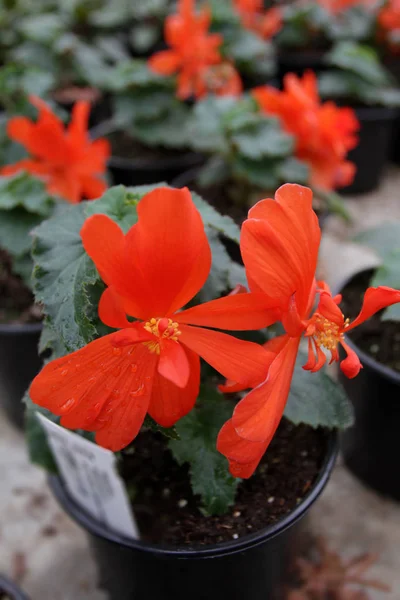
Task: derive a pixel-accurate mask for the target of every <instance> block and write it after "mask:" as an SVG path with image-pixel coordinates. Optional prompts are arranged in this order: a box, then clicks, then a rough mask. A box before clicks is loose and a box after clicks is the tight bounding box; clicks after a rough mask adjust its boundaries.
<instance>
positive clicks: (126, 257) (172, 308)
mask: <svg viewBox="0 0 400 600" xmlns="http://www.w3.org/2000/svg"><path fill="white" fill-rule="evenodd" d="M137 211H138V222H137V224H136V225H134V226H133V227H132V228H131V229H130V230H129V232H128V233H127V234H126V235H124V234H123V232H122V231H121V229H120V228H119V226H118V225H117V224H116V223H115V222H114V221H112V220H111V219H110V218H108V217H107V216H105V215H100V214H99V215H94V216H92V217H90V218H89V219H87V220H86V221H85V224H84V225H83V228H82V231H81V237H82V241H83V245H84V247H85V250H86V252H87V253H88V254H89V256H90V257H91V258H92V260H93V261H94V263H95V265H96V267H97V269H98V271H99V273H100V274H101V277H102V279H103V281H104V282H105V283H106V284H107V286H108V287H107V289H106V290H105V291H104V292H103V295H102V297H101V300H100V303H99V316H100V319H101V320H102V321H103V323H105V324H106V325H108V326H110V327H113V328H117V329H120V331H117V332H115V333H111V334H109V335H106V336H104V337H102V338H99V339H97V340H95V341H93V342H91V343H90V344H88V345H87V346H85V347H84V348H82V349H81V350H78V351H76V352H74V353H72V354H70V355H68V356H64V357H62V358H58V359H56V360H54V361H52V362H50V363H48V364H47V365H46V366H45V367H44V368H43V370H42V371H41V373H39V375H38V376H37V377H36V378H35V379H34V381H33V383H32V385H31V388H30V394H31V398H32V400H33V402H35V403H36V404H39V405H40V406H44V407H45V408H47V409H49V410H50V411H52V412H53V413H54V414H56V415H61V417H62V418H61V424H62V425H64V426H65V427H68V428H71V429H84V430H88V431H95V432H96V441H97V442H98V444H100V445H101V446H104V447H106V448H110V449H111V450H115V451H117V450H120V449H121V448H123V447H125V446H127V445H128V444H129V443H130V442H131V441H132V440H133V439H134V438H135V436H136V435H137V433H138V431H139V429H140V427H141V425H142V423H143V420H144V418H145V415H146V413H147V412H149V414H150V415H151V416H152V417H153V419H155V421H157V423H159V424H160V425H161V426H163V427H170V426H172V425H173V424H174V423H175V422H176V421H177V420H178V419H180V418H181V417H183V416H184V415H185V414H187V413H188V412H189V411H190V410H191V409H192V408H193V406H194V404H195V401H196V398H197V395H198V391H199V383H200V360H199V356H201V357H202V358H204V360H206V361H207V362H208V363H209V364H210V365H212V366H213V367H214V368H215V369H217V370H218V371H220V372H221V373H222V374H223V375H224V376H225V377H228V378H230V379H233V378H235V380H239V381H240V382H241V383H242V384H243V385H244V386H245V387H252V386H254V385H256V384H258V383H259V381H261V380H263V379H264V378H265V376H266V358H267V356H268V355H267V353H266V351H265V350H264V348H263V347H262V346H259V345H258V344H253V343H251V342H244V341H242V340H239V339H236V338H234V337H232V336H229V335H227V334H225V333H221V332H218V331H213V330H211V329H204V328H203V327H204V326H205V327H213V328H222V329H230V330H245V329H259V328H260V327H263V326H266V325H268V324H271V323H272V322H273V319H274V315H273V314H271V313H270V312H269V311H268V310H266V309H265V307H264V304H265V302H264V298H263V294H237V295H232V296H227V297H225V298H221V299H218V300H213V301H211V302H207V303H205V304H203V305H199V306H195V307H192V308H189V309H187V310H183V311H181V312H179V309H180V308H181V307H182V306H184V305H186V304H187V303H188V302H189V301H190V300H191V299H192V298H193V297H194V296H195V295H196V294H197V292H198V291H199V290H200V289H201V288H202V286H203V285H204V283H205V281H206V279H207V277H208V275H209V271H210V267H211V251H210V247H209V244H208V240H207V236H206V234H205V231H204V225H203V222H202V220H201V216H200V214H199V212H198V211H197V209H196V207H195V206H194V204H193V202H192V199H191V195H190V192H189V191H188V190H187V189H183V190H173V189H169V188H160V189H157V190H155V191H153V192H151V193H149V194H147V195H146V196H145V197H144V198H143V199H142V200H141V201H140V203H139V205H138V209H137ZM177 215H179V218H178V217H177ZM127 314H128V315H131V316H133V317H134V318H135V319H138V320H136V321H133V322H132V321H130V320H128V319H127V316H126V315H127Z"/></svg>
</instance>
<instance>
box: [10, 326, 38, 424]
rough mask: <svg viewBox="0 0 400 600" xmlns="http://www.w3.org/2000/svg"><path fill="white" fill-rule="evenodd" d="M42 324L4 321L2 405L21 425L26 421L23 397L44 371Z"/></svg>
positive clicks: (14, 421) (15, 421)
mask: <svg viewBox="0 0 400 600" xmlns="http://www.w3.org/2000/svg"><path fill="white" fill-rule="evenodd" d="M41 331H42V324H41V323H30V324H24V325H9V324H0V405H1V406H2V408H3V409H4V411H5V412H6V414H7V416H8V417H9V419H10V421H11V422H12V423H14V425H16V426H17V427H22V426H23V423H24V405H23V404H22V402H21V401H22V397H23V395H24V394H25V392H26V390H27V389H28V387H29V385H30V383H31V381H32V379H33V378H34V377H35V375H36V374H37V373H38V372H39V371H40V369H41V366H42V360H41V358H40V357H39V354H38V344H39V338H40V333H41Z"/></svg>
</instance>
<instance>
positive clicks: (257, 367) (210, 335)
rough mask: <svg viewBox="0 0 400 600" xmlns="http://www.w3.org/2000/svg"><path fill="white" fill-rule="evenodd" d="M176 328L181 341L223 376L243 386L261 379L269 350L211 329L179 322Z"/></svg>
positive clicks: (248, 385) (255, 383)
mask: <svg viewBox="0 0 400 600" xmlns="http://www.w3.org/2000/svg"><path fill="white" fill-rule="evenodd" d="M180 330H181V332H182V335H181V336H180V338H179V339H180V341H181V342H182V344H184V345H185V346H187V347H188V348H190V349H191V350H193V351H194V352H196V353H197V354H199V355H200V356H201V357H202V358H203V359H204V360H205V361H206V362H208V364H210V365H211V366H212V367H213V368H214V369H216V370H217V371H218V372H219V373H221V374H222V375H223V376H224V377H226V378H227V379H230V380H232V381H237V382H238V383H242V384H243V385H244V386H245V387H246V388H247V387H253V386H255V385H258V384H259V383H260V382H261V381H263V380H264V379H265V377H266V375H267V370H268V360H269V354H268V353H267V352H266V351H265V350H264V348H263V347H262V346H259V345H258V344H254V343H253V342H245V341H243V340H238V339H237V338H234V337H232V336H230V335H227V334H226V333H221V332H219V331H213V330H211V329H202V328H200V327H191V326H190V325H180Z"/></svg>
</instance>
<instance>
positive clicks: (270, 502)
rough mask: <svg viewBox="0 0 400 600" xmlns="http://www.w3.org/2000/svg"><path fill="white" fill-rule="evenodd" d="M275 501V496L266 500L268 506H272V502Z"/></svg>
mask: <svg viewBox="0 0 400 600" xmlns="http://www.w3.org/2000/svg"><path fill="white" fill-rule="evenodd" d="M274 500H275V496H270V497H269V498H268V500H267V502H268V504H272V503H273V501H274Z"/></svg>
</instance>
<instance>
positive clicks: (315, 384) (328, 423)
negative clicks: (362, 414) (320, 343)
mask: <svg viewBox="0 0 400 600" xmlns="http://www.w3.org/2000/svg"><path fill="white" fill-rule="evenodd" d="M306 362H307V355H306V353H305V352H303V351H300V352H299V355H298V358H297V361H296V367H295V371H294V376H293V380H292V385H291V388H290V393H289V398H288V402H287V404H286V408H285V413H284V414H285V416H286V417H287V418H288V419H289V420H290V421H291V422H292V423H294V424H295V425H298V424H300V423H305V424H306V425H310V426H311V427H328V428H329V429H333V428H339V429H345V428H346V427H350V426H351V425H352V423H353V421H354V415H353V409H352V406H351V404H350V402H349V400H348V398H347V395H346V393H345V391H344V389H343V387H342V386H341V385H340V384H339V383H338V382H336V381H333V380H332V379H331V378H330V377H329V375H327V374H326V373H325V372H324V370H321V371H317V372H316V373H309V372H308V371H304V369H303V368H302V365H305V364H306Z"/></svg>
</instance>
